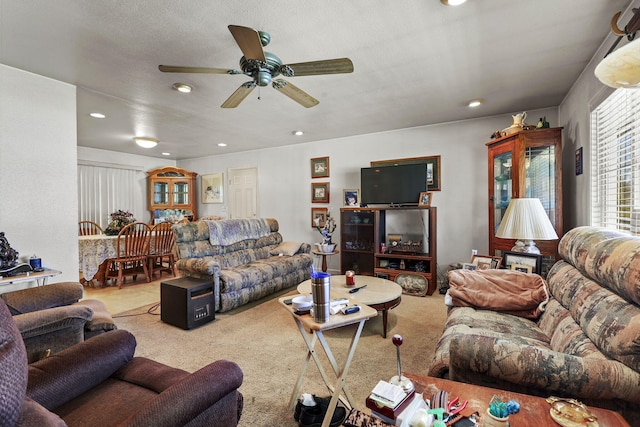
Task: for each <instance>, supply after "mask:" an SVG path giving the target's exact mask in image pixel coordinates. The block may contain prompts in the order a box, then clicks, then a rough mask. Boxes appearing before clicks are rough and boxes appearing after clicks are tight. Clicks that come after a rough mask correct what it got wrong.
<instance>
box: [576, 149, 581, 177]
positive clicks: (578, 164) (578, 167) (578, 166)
mask: <svg viewBox="0 0 640 427" xmlns="http://www.w3.org/2000/svg"><path fill="white" fill-rule="evenodd" d="M576 175H582V147H580V148H578V149H577V150H576Z"/></svg>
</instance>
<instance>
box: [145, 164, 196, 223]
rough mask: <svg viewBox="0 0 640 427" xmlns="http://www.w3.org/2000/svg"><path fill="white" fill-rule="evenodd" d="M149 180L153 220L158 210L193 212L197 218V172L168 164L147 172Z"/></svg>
mask: <svg viewBox="0 0 640 427" xmlns="http://www.w3.org/2000/svg"><path fill="white" fill-rule="evenodd" d="M147 175H149V176H148V177H147V180H148V182H149V211H150V212H151V218H152V222H153V219H154V218H156V216H155V215H154V213H155V211H157V210H161V211H162V210H167V209H172V210H177V211H183V212H185V211H190V212H192V216H193V217H192V218H191V220H194V219H196V217H197V213H196V208H197V206H198V204H197V198H196V176H197V175H198V174H197V173H195V172H189V171H187V170H185V169H181V168H176V167H173V166H166V167H163V168H157V169H153V170H151V171H148V172H147Z"/></svg>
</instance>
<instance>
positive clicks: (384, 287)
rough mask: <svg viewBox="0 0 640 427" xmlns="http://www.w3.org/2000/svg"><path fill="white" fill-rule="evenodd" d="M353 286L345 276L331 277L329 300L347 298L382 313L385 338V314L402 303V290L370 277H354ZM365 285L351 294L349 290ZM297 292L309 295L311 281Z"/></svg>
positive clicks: (389, 283) (382, 280)
mask: <svg viewBox="0 0 640 427" xmlns="http://www.w3.org/2000/svg"><path fill="white" fill-rule="evenodd" d="M355 281H356V284H355V286H347V285H346V278H345V276H334V275H332V276H331V298H332V299H336V298H349V299H350V300H351V301H353V302H354V303H360V304H365V305H368V306H369V307H372V308H374V309H376V310H377V311H381V312H382V336H383V337H384V338H386V337H387V312H388V311H389V310H391V309H392V308H395V307H397V306H398V305H399V304H400V301H402V288H401V287H400V285H398V284H397V283H394V282H392V281H390V280H387V279H381V278H379V277H371V276H355ZM364 285H367V287H366V288H362V289H360V290H358V292H354V293H352V294H350V293H349V290H351V289H353V288H358V287H360V286H364ZM298 292H299V293H301V294H304V295H311V279H309V280H305V281H304V282H302V283H300V284H299V285H298Z"/></svg>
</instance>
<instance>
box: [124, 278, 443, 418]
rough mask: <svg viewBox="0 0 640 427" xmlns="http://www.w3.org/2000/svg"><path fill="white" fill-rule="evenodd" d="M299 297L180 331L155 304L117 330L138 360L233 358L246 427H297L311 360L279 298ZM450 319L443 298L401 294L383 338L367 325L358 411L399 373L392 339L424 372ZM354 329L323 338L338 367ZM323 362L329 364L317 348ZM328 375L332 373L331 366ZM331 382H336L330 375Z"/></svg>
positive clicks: (180, 363)
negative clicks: (240, 376)
mask: <svg viewBox="0 0 640 427" xmlns="http://www.w3.org/2000/svg"><path fill="white" fill-rule="evenodd" d="M294 294H296V292H295V288H294V289H290V290H288V291H287V292H284V293H280V294H277V295H274V296H272V297H269V298H267V299H265V300H262V301H258V302H256V303H252V304H248V305H247V306H244V307H241V308H238V309H236V310H233V311H231V312H227V313H222V314H219V313H217V314H216V319H215V321H213V322H211V323H208V324H206V325H203V326H201V327H199V328H197V329H193V330H189V331H186V330H183V329H180V328H177V327H174V326H171V325H169V324H166V323H164V322H162V321H161V320H160V316H159V313H160V308H159V307H158V309H157V311H155V314H149V313H147V310H148V308H149V307H150V305H147V306H144V307H140V308H138V309H134V310H129V311H127V312H125V313H122V314H119V315H116V317H115V320H116V324H117V325H118V328H120V329H126V330H128V331H130V332H132V333H133V334H134V335H135V337H136V340H137V342H138V347H137V350H136V355H137V356H145V357H149V358H151V359H154V360H157V361H159V362H163V363H166V364H168V365H171V366H175V367H179V368H182V369H185V370H187V371H190V372H192V371H195V370H197V369H199V368H201V367H203V366H205V365H206V364H208V363H210V362H212V361H215V360H218V359H228V360H232V361H234V362H236V363H238V364H239V365H240V367H241V368H242V370H243V372H244V382H243V385H242V387H241V389H240V390H241V392H242V394H243V395H244V412H243V415H242V419H241V421H240V425H241V426H246V427H248V426H270V427H271V426H284V427H286V426H292V427H293V426H297V423H296V422H295V421H294V420H293V414H292V413H291V412H289V411H288V409H287V403H288V401H289V398H290V397H291V393H292V391H293V386H294V384H295V381H296V379H297V377H298V375H299V373H300V371H301V369H302V366H303V363H304V359H305V357H306V347H305V344H304V342H303V340H302V337H301V336H300V332H299V331H298V329H297V327H296V326H295V323H294V320H293V319H292V316H291V314H289V313H288V312H287V311H286V310H285V309H284V308H283V307H282V306H281V305H280V304H279V302H278V297H280V296H283V295H294ZM445 317H446V307H445V305H444V297H443V295H440V294H438V293H435V294H434V295H432V296H427V297H414V296H407V295H403V297H402V303H401V304H400V305H399V306H398V307H396V308H395V309H393V310H391V311H390V312H389V328H388V329H389V331H388V335H387V338H386V339H384V338H382V335H381V333H382V316H381V315H379V316H378V317H376V318H373V319H370V320H369V321H368V322H367V323H366V325H365V328H364V330H363V333H362V336H361V339H360V342H359V345H358V347H357V350H356V353H355V356H354V360H353V363H352V365H351V369H350V371H349V374H348V378H347V386H348V387H349V389H350V391H351V393H352V395H353V397H354V400H355V402H354V406H355V407H356V408H357V409H360V410H363V411H364V412H367V413H369V411H368V409H366V406H365V399H366V397H367V396H368V395H369V393H370V392H371V389H372V388H373V387H374V386H375V385H376V383H377V382H378V381H379V380H380V379H384V380H389V379H390V378H391V377H392V376H393V375H395V373H396V369H397V368H396V350H395V347H394V345H393V344H392V342H391V336H392V335H393V334H400V335H402V336H403V338H404V344H403V345H402V346H401V356H402V369H403V371H406V372H413V373H420V374H426V371H427V369H428V365H429V362H430V360H431V357H432V355H433V351H434V348H435V344H436V342H437V340H438V338H439V336H440V334H441V332H442V326H443V324H444V320H445ZM353 332H354V327H353V326H348V327H344V328H340V329H336V330H333V331H329V332H327V333H326V334H325V336H326V337H327V341H328V342H329V345H330V347H331V349H332V351H333V352H334V355H335V356H336V358H337V360H338V363H339V364H342V362H343V361H344V358H345V355H346V352H347V349H348V346H349V343H350V341H351V337H352V335H353ZM316 348H317V349H318V352H319V355H320V358H321V359H322V360H326V358H325V356H324V353H323V352H322V350H321V347H320V345H319V344H318V345H317V347H316ZM311 363H312V365H311V366H310V367H309V369H308V370H307V374H306V376H305V380H304V383H303V388H302V389H303V392H308V393H313V394H317V395H321V396H325V395H327V394H328V391H327V388H326V387H325V386H324V383H323V382H322V378H321V376H320V374H319V372H318V370H317V368H316V366H315V364H313V362H311ZM324 366H325V370H326V371H327V372H328V373H329V374H332V373H333V371H332V370H331V368H330V366H329V364H328V363H326V364H325V365H324ZM331 378H332V380H333V379H334V377H333V376H331Z"/></svg>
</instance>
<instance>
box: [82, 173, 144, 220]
mask: <svg viewBox="0 0 640 427" xmlns="http://www.w3.org/2000/svg"><path fill="white" fill-rule="evenodd" d="M145 183H146V175H145V173H144V172H143V171H142V169H141V168H135V167H125V166H119V165H100V164H78V221H82V220H89V221H94V222H96V223H98V224H100V226H101V227H102V228H106V227H107V225H108V224H109V214H111V213H112V212H114V211H116V210H118V209H121V210H123V211H129V212H131V213H132V214H133V216H134V217H135V218H136V219H137V220H138V221H144V216H145V201H146V193H145Z"/></svg>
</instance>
